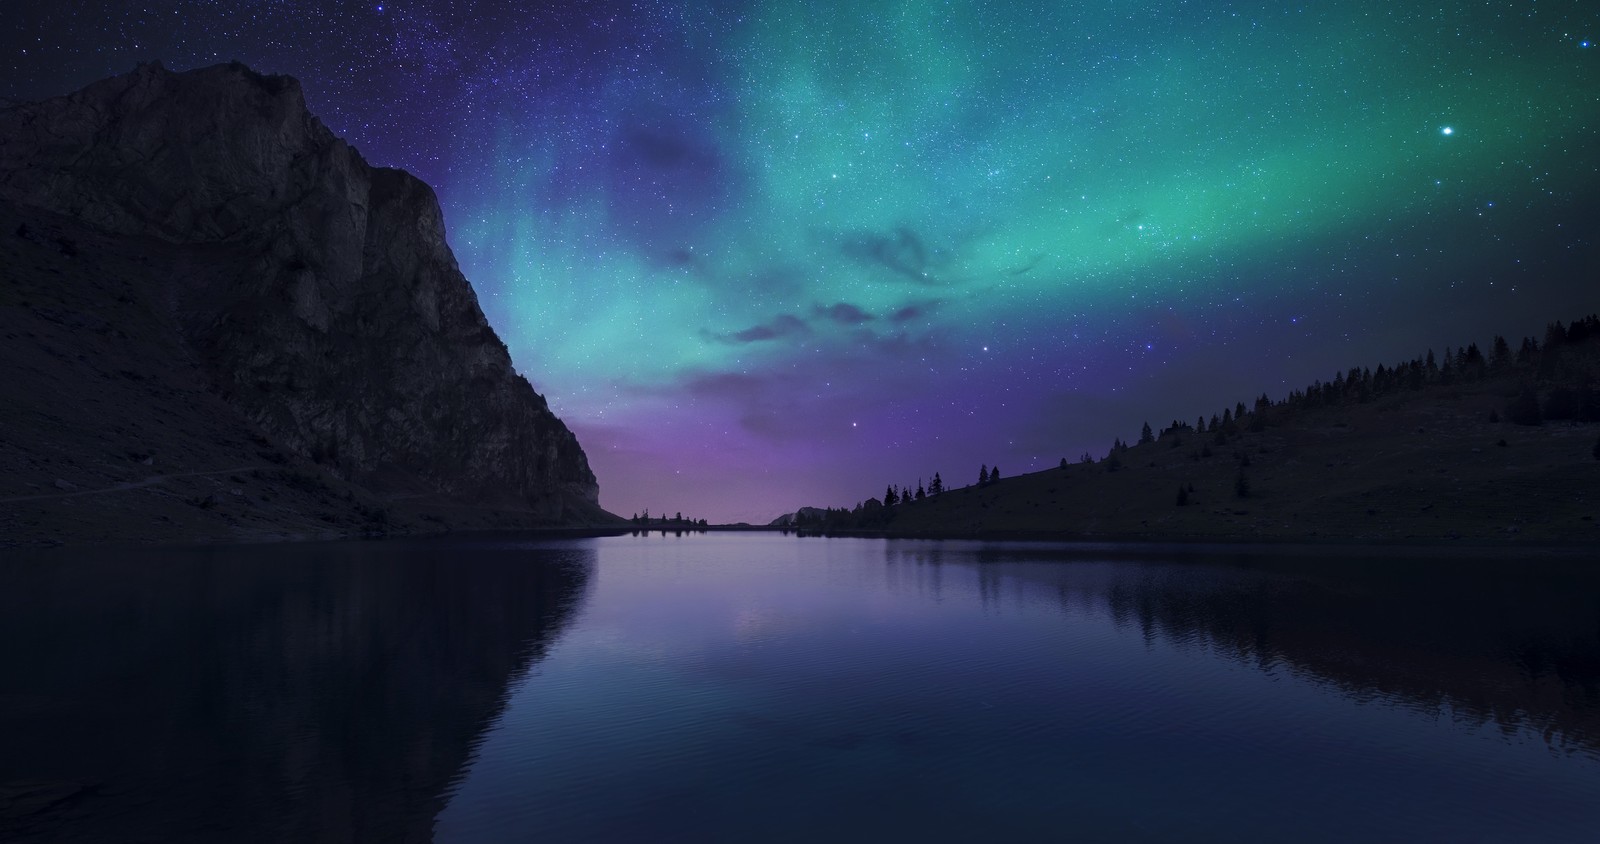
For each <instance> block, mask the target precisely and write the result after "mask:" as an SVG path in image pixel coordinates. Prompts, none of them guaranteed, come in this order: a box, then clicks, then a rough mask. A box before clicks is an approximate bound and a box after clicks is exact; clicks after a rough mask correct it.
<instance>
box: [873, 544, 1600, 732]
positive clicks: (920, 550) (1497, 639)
mask: <svg viewBox="0 0 1600 844" xmlns="http://www.w3.org/2000/svg"><path fill="white" fill-rule="evenodd" d="M949 553H950V550H949V549H946V548H941V547H939V546H938V545H934V544H931V543H908V544H907V545H906V546H905V547H898V548H897V547H894V546H890V550H889V551H888V554H887V559H888V560H889V562H890V563H891V565H893V564H896V563H899V564H904V563H907V562H910V563H912V564H913V565H919V564H920V565H926V566H928V567H930V570H931V572H932V574H930V575H928V580H929V581H931V582H932V583H934V584H935V590H937V584H938V582H939V579H940V575H939V574H938V570H939V569H940V568H941V566H940V563H941V562H943V561H944V560H945V559H947V557H948V555H949ZM1107 557H1111V558H1112V559H1117V560H1119V562H1116V563H1107V562H1105V561H1106V559H1107ZM956 559H957V560H958V561H960V562H966V563H969V564H972V565H973V566H975V567H976V569H977V571H976V581H977V590H978V596H979V599H980V600H982V601H984V602H986V603H987V602H991V601H998V600H999V599H1000V595H1001V593H1002V583H1003V582H1005V581H1007V580H1013V581H1015V582H1016V584H1017V586H1018V587H1019V588H1025V589H1027V590H1029V591H1035V592H1036V591H1038V590H1045V591H1049V592H1053V593H1054V594H1055V596H1056V597H1057V599H1058V601H1059V603H1060V607H1061V609H1062V611H1063V612H1068V613H1070V612H1072V611H1073V608H1074V607H1075V606H1076V607H1077V608H1078V609H1079V610H1081V611H1092V610H1093V609H1095V608H1097V607H1103V608H1105V609H1106V610H1107V611H1109V612H1110V615H1111V617H1112V619H1114V621H1115V623H1116V625H1117V626H1118V627H1119V628H1122V629H1136V630H1137V631H1138V633H1139V635H1140V636H1141V637H1142V638H1144V639H1146V640H1150V639H1152V638H1154V637H1160V638H1162V639H1163V640H1165V641H1168V642H1170V643H1173V644H1176V645H1178V646H1180V647H1185V648H1203V649H1209V650H1210V651H1211V652H1214V653H1219V654H1223V655H1226V656H1227V657H1229V658H1231V659H1234V660H1237V661H1239V662H1240V663H1242V664H1247V665H1252V666H1255V667H1257V668H1258V669H1260V670H1262V671H1273V670H1275V669H1277V668H1280V667H1283V668H1287V669H1289V670H1292V671H1296V672H1299V673H1301V674H1302V675H1303V676H1306V677H1309V678H1311V679H1314V680H1317V681H1319V682H1324V683H1328V684H1331V685H1333V686H1335V687H1337V688H1338V689H1340V690H1342V691H1343V692H1344V693H1346V694H1348V695H1350V696H1352V697H1354V698H1356V699H1359V700H1367V699H1370V698H1373V697H1374V696H1380V697H1382V698H1384V699H1387V700H1389V701H1391V702H1393V703H1395V704H1397V705H1401V706H1405V707H1409V708H1413V709H1416V710H1419V711H1423V712H1427V713H1430V714H1445V713H1447V714H1449V715H1450V716H1451V717H1454V718H1458V719H1462V720H1465V721H1468V722H1492V723H1494V724H1496V725H1497V726H1499V727H1500V728H1502V729H1504V730H1506V731H1508V732H1509V731H1515V730H1519V729H1524V730H1528V731H1530V732H1532V733H1535V734H1538V735H1540V736H1542V737H1543V739H1544V740H1546V741H1548V742H1549V743H1550V744H1551V746H1552V747H1553V748H1555V749H1558V750H1565V751H1573V752H1587V753H1591V754H1600V567H1596V566H1595V565H1594V563H1593V562H1592V561H1590V560H1587V559H1576V558H1574V557H1573V556H1570V555H1567V556H1557V557H1543V558H1532V559H1519V558H1517V557H1514V556H1513V557H1510V558H1506V557H1501V556H1498V555H1496V554H1495V553H1493V552H1487V551H1480V552H1477V553H1475V554H1473V555H1471V556H1466V557H1460V556H1454V555H1450V554H1448V553H1444V552H1439V551H1420V550H1414V551H1409V552H1406V551H1388V552H1384V551H1374V550H1372V549H1354V550H1349V551H1345V550H1339V549H1315V550H1309V549H1303V550H1301V551H1299V552H1298V553H1286V552H1282V551H1273V550H1271V549H1246V550H1242V551H1238V552H1235V553H1231V554H1229V553H1218V552H1215V551H1205V552H1201V551H1195V550H1192V549H1191V550H1173V551H1167V552H1151V551H1149V550H1144V549H1127V548H1123V549H1115V550H1111V551H1110V552H1109V553H1108V552H1107V551H1105V550H1100V551H1096V550H1090V549H1086V548H1081V547H1080V548H1063V547H1054V548H1052V547H1050V546H1045V545H1037V546H1024V547H1017V546H1006V545H999V544H990V545H987V546H984V547H982V548H979V549H973V550H971V551H970V553H959V552H958V553H957V554H956Z"/></svg>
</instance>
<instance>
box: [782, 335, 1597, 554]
mask: <svg viewBox="0 0 1600 844" xmlns="http://www.w3.org/2000/svg"><path fill="white" fill-rule="evenodd" d="M1513 348H1514V347H1513V346H1512V345H1511V344H1509V343H1507V342H1505V341H1504V340H1503V339H1502V338H1495V343H1494V344H1493V346H1492V347H1491V351H1490V352H1489V353H1488V354H1485V353H1484V352H1482V351H1480V350H1479V349H1478V347H1477V346H1476V345H1475V344H1473V345H1469V346H1466V347H1463V348H1460V349H1456V350H1446V353H1445V355H1444V357H1443V362H1442V363H1439V362H1436V361H1435V358H1434V356H1433V354H1432V353H1431V352H1430V353H1428V355H1427V356H1426V357H1418V358H1416V359H1414V360H1410V361H1404V362H1401V363H1398V364H1396V365H1395V366H1393V367H1386V366H1382V365H1380V366H1378V367H1377V369H1376V370H1373V369H1368V368H1366V367H1353V368H1352V369H1350V370H1349V371H1348V372H1339V373H1338V374H1336V375H1335V377H1334V378H1333V379H1332V380H1330V381H1328V382H1320V381H1319V382H1317V383H1315V384H1312V385H1309V386H1308V387H1306V388H1305V389H1304V390H1296V391H1294V392H1292V393H1291V394H1290V395H1288V396H1285V397H1283V398H1282V399H1279V400H1277V401H1273V400H1271V399H1269V398H1268V397H1267V396H1265V395H1263V396H1261V397H1259V398H1257V399H1256V400H1255V401H1254V402H1253V403H1252V404H1251V406H1249V407H1247V406H1246V405H1245V404H1244V403H1242V402H1241V403H1238V404H1235V405H1234V406H1232V407H1229V408H1227V409H1226V410H1223V411H1222V412H1221V413H1220V414H1213V415H1210V418H1209V419H1205V418H1204V417H1202V418H1201V419H1197V420H1196V422H1195V423H1193V424H1190V423H1186V422H1178V421H1175V422H1173V423H1171V424H1170V425H1169V426H1167V427H1166V428H1165V429H1164V430H1162V431H1160V432H1159V434H1158V433H1157V432H1156V431H1154V430H1149V438H1148V440H1145V439H1144V437H1141V438H1140V439H1141V440H1142V441H1141V442H1139V443H1137V444H1134V445H1129V444H1126V443H1123V442H1122V441H1121V440H1120V439H1119V440H1118V441H1117V442H1116V443H1114V444H1113V445H1112V447H1111V449H1110V450H1109V452H1108V453H1107V454H1106V455H1105V456H1104V457H1102V458H1100V459H1099V460H1094V459H1091V458H1089V457H1088V455H1084V456H1083V457H1081V458H1079V459H1078V460H1077V461H1075V462H1074V461H1068V460H1066V459H1063V460H1062V461H1061V463H1060V465H1059V466H1057V467H1054V468H1051V469H1046V470H1044V471H1040V472H1032V473H1028V474H1023V475H1018V476H1016V477H1003V478H1002V479H1000V480H998V481H994V482H990V483H983V484H977V485H974V486H969V487H963V488H951V486H952V485H950V484H948V482H947V484H946V487H947V490H946V491H945V492H943V493H941V494H939V495H934V496H930V497H927V498H926V499H924V500H920V501H918V500H913V501H911V502H909V503H899V504H895V505H893V506H882V505H881V503H880V502H879V501H878V500H877V499H871V500H868V501H867V502H865V503H864V504H862V505H857V507H856V508H855V509H853V510H852V509H838V508H835V509H832V510H827V511H824V512H823V514H822V515H821V516H820V517H813V518H810V519H802V520H800V529H801V531H802V532H818V533H862V534H872V535H890V536H927V537H999V538H1007V537H1009V538H1022V537H1038V538H1057V539H1087V540H1095V539H1107V540H1113V539H1114V540H1152V541H1188V540H1211V541H1232V540H1272V541H1288V542H1292V541H1307V540H1309V541H1328V540H1333V541H1366V542H1394V541H1402V542H1403V541H1423V542H1427V541H1441V540H1442V541H1451V540H1463V539H1464V540H1478V541H1491V542H1582V543H1594V542H1600V389H1597V387H1600V318H1597V317H1594V316H1589V317H1585V318H1583V319H1580V320H1577V321H1574V322H1573V323H1571V324H1570V325H1562V324H1561V323H1559V322H1558V323H1553V324H1552V325H1550V326H1549V328H1548V330H1547V331H1546V333H1545V337H1544V339H1543V342H1542V343H1541V342H1539V341H1538V340H1537V339H1535V338H1527V339H1525V340H1523V341H1522V343H1521V346H1520V348H1516V350H1515V351H1513ZM1147 430H1148V426H1147ZM980 469H981V470H982V471H983V472H984V474H987V467H973V468H972V475H971V476H970V477H977V476H978V475H979V471H980ZM943 474H944V477H946V478H949V477H954V476H955V474H956V473H954V472H949V471H946V472H944V473H943Z"/></svg>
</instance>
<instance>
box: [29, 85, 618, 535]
mask: <svg viewBox="0 0 1600 844" xmlns="http://www.w3.org/2000/svg"><path fill="white" fill-rule="evenodd" d="M0 272H3V273H4V276H3V279H0V354H3V356H4V358H5V359H6V361H7V378H6V379H5V380H4V383H3V384H0V439H3V440H4V441H5V443H6V446H7V447H6V448H5V449H0V453H3V456H0V537H5V538H11V539H13V540H23V541H27V540H31V539H42V540H52V539H65V540H75V539H89V540H96V539H109V540H116V539H154V540H183V539H228V538H251V537H267V536H281V535H295V536H304V535H325V534H342V533H353V532H364V531H390V532H395V531H401V532H410V531H430V530H440V529H445V528H477V527H529V526H562V525H576V524H596V523H610V522H612V521H613V520H614V519H615V517H613V516H611V515H610V514H607V513H605V512H604V511H603V510H601V509H600V507H599V504H598V485H597V484H596V481H595V477H594V474H593V472H591V471H590V469H589V464H588V460H587V458H586V457H585V455H584V453H583V449H582V448H581V447H580V446H579V444H578V442H577V439H576V438H575V437H574V436H573V435H572V433H571V432H570V431H569V430H568V429H567V427H566V425H564V424H563V423H562V422H561V420H560V419H558V418H557V417H556V416H555V415H554V414H553V413H552V412H551V411H550V409H549V406H548V405H547V403H546V402H545V400H544V398H543V397H542V396H540V395H539V394H538V393H536V392H535V391H534V389H533V387H532V386H531V385H530V384H529V383H528V381H527V380H526V379H524V378H523V377H522V376H521V375H519V374H518V373H517V372H516V371H515V370H514V369H513V368H512V365H511V358H510V356H509V354H508V353H507V350H506V347H505V344H504V343H502V342H501V341H500V339H499V338H498V337H497V336H496V335H495V333H494V330H493V329H491V328H490V327H489V325H488V323H487V322H486V321H485V319H484V316H483V312H482V310H481V309H480V308H479V306H478V302H477V297H476V296H475V294H474V293H473V290H472V287H471V286H470V285H469V284H468V282H467V280H466V278H464V277H463V276H462V274H461V272H460V270H459V269H458V267H457V265H456V261H455V258H454V256H453V255H452V254H451V251H450V248H449V246H448V245H447V244H446V243H445V229H444V220H443V215H442V213H441V211H440V208H439V204H438V200H437V199H436V198H435V196H434V194H433V191H432V190H431V189H430V188H429V187H428V186H427V185H425V184H423V183H422V182H421V181H419V180H417V179H416V178H414V177H412V176H410V175H409V174H407V173H405V172H403V171H400V170H394V169H389V168H383V167H373V166H371V165H369V164H368V163H367V162H366V161H365V160H364V159H363V158H362V157H361V155H360V154H359V153H358V152H357V151H356V150H355V149H354V148H352V147H351V146H350V145H348V144H347V143H345V142H344V141H342V140H340V139H339V138H337V137H335V136H334V135H333V134H332V133H331V132H330V131H329V130H328V129H327V128H326V127H324V126H323V125H322V123H321V122H320V121H318V120H317V119H316V118H315V117H313V116H312V115H311V114H310V113H309V112H308V111H307V109H306V106H305V100H304V97H303V95H302V93H301V88H300V84H299V83H298V82H297V81H296V80H294V79H291V78H288V77H282V76H264V75H261V74H258V73H255V72H253V71H251V70H250V69H249V68H246V67H245V66H243V65H240V64H237V63H235V64H229V65H219V66H215V67H208V68H204V69H200V70H194V71H189V72H184V73H174V72H170V71H168V70H166V69H165V68H163V67H161V66H160V65H159V64H147V65H142V66H140V67H139V68H137V69H136V70H134V71H133V72H132V73H129V74H126V75H123V76H118V77H114V78H111V79H107V80H104V81H101V82H98V83H95V84H93V85H90V86H89V87H87V88H85V89H83V90H82V91H79V92H77V93H74V94H71V95H69V96H65V97H59V98H56V99H51V100H46V101H43V102H37V103H27V104H22V105H16V106H12V107H9V108H6V109H4V110H0Z"/></svg>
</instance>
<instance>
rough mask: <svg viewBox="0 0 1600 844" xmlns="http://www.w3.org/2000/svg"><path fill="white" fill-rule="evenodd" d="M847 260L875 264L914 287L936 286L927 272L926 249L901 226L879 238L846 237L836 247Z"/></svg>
mask: <svg viewBox="0 0 1600 844" xmlns="http://www.w3.org/2000/svg"><path fill="white" fill-rule="evenodd" d="M839 250H840V251H841V252H843V253H844V254H845V255H846V256H847V257H850V258H854V259H855V260H857V261H860V262H862V263H866V264H876V265H878V266H881V267H884V268H885V269H888V270H889V271H890V272H893V273H894V274H895V275H898V276H901V277H902V278H905V279H907V280H910V281H914V282H916V283H918V284H937V283H938V279H936V278H934V277H933V275H932V273H931V272H930V269H931V265H930V260H929V257H928V247H927V246H926V245H925V244H924V243H923V242H922V238H921V237H920V236H918V234H917V233H916V232H914V231H912V230H911V229H909V228H906V227H904V226H901V227H900V228H897V229H895V230H894V231H892V232H890V233H888V234H883V233H879V232H860V233H856V234H852V235H849V236H847V237H846V238H845V239H844V241H843V242H842V243H840V244H839Z"/></svg>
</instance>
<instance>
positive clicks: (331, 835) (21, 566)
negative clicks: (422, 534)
mask: <svg viewBox="0 0 1600 844" xmlns="http://www.w3.org/2000/svg"><path fill="white" fill-rule="evenodd" d="M63 553H65V552H63ZM8 555H9V556H8V558H7V560H6V561H5V562H3V563H0V642H4V643H5V645H4V647H3V649H0V840H4V841H7V842H13V844H15V843H16V842H27V841H34V840H52V841H56V840H60V841H110V840H116V841H145V840H148V841H256V840H260V841H350V840H369V841H428V840H431V838H432V822H433V818H434V816H435V815H436V814H437V813H438V812H439V810H440V809H442V808H443V806H444V804H445V803H446V801H447V800H448V797H449V794H450V786H451V784H452V781H453V778H455V777H457V776H458V775H459V773H460V771H461V769H462V767H463V765H464V763H465V762H466V761H467V759H468V757H469V754H470V753H471V752H472V750H473V748H474V746H475V743H476V742H477V741H478V739H479V738H480V736H481V735H482V733H483V730H484V728H485V727H486V726H487V725H488V724H489V723H490V722H491V720H492V719H494V718H495V717H496V716H497V715H498V714H499V712H500V711H501V709H502V707H503V705H504V701H505V698H506V694H507V691H508V687H509V686H510V685H511V684H512V683H513V682H515V681H516V680H517V678H518V677H520V676H522V675H523V674H525V672H527V671H528V670H529V667H530V666H531V665H532V664H533V663H535V662H537V661H538V660H539V659H540V658H541V657H542V656H543V654H544V652H545V649H546V648H547V647H548V646H549V645H550V643H551V642H552V640H554V639H555V638H556V637H557V636H558V635H559V634H560V632H561V629H562V627H563V625H564V624H565V623H566V622H567V620H568V618H569V617H570V615H571V613H572V611H573V608H574V607H575V606H576V605H577V604H578V603H579V602H580V601H581V600H582V597H583V594H584V591H585V588H586V584H587V582H588V580H589V577H590V567H591V565H592V554H591V553H590V552H588V551H587V550H584V549H582V548H566V549H563V550H561V551H560V552H558V553H554V554H552V553H550V552H530V551H528V550H520V551H519V550H515V549H504V550H498V551H497V550H494V549H492V548H476V549H471V550H463V549H462V548H461V547H460V546H459V545H457V546H454V547H452V546H450V545H446V544H442V543H441V544H430V543H411V544H395V543H382V544H375V543H354V544H316V545H304V546H275V547H250V548H218V549H195V550H183V551H177V552H174V551H160V552H158V551H142V550H141V551H111V550H107V551H88V552H85V551H76V552H72V553H71V554H70V556H55V555H51V554H46V553H41V554H37V555H31V556H29V555H23V554H21V553H20V552H18V553H15V554H13V553H12V552H8Z"/></svg>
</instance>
